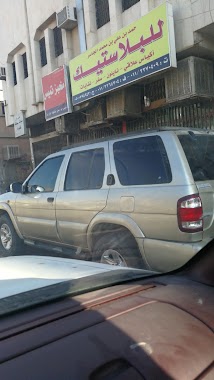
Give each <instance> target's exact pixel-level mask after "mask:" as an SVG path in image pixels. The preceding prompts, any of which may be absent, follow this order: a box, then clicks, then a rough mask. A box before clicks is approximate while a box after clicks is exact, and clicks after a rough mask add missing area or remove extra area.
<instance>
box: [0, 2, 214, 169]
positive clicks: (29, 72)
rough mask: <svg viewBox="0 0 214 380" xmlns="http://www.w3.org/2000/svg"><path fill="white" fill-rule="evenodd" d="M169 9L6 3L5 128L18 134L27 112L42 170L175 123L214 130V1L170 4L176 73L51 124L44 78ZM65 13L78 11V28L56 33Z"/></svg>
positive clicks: (2, 27) (112, 94) (0, 28)
mask: <svg viewBox="0 0 214 380" xmlns="http://www.w3.org/2000/svg"><path fill="white" fill-rule="evenodd" d="M163 2H164V1H163V0H83V1H79V0H45V1H42V0H31V1H27V0H10V1H8V0H2V1H1V10H0V12H1V15H2V17H1V23H0V36H1V37H0V38H1V41H2V44H1V52H0V62H1V66H3V67H6V81H3V90H4V99H5V113H6V125H7V126H8V127H13V125H14V117H15V116H16V115H17V114H18V113H19V112H20V111H21V113H22V114H23V117H24V118H25V120H26V126H27V134H29V136H30V143H31V149H32V152H33V154H32V156H33V160H34V161H35V163H36V164H37V163H39V162H40V161H41V160H42V159H43V158H44V157H45V156H46V155H47V154H49V153H51V152H53V151H56V150H59V149H60V148H61V147H62V146H65V145H67V144H72V143H74V142H77V141H84V140H88V139H91V138H97V137H103V136H106V135H110V134H112V133H120V132H128V131H132V130H135V129H141V128H147V127H153V126H161V125H165V124H169V123H170V124H172V125H174V126H188V127H203V128H213V127H214V120H213V116H214V107H213V96H214V85H213V60H214V43H213V34H214V19H213V18H214V0H210V1H207V0H169V1H168V2H169V3H170V4H172V8H173V19H174V30H175V46H176V56H177V61H178V67H177V69H171V70H166V71H162V72H158V73H155V74H154V75H153V74H152V75H150V76H148V77H145V78H140V79H139V80H137V81H136V82H135V83H134V84H129V85H128V86H127V87H124V88H125V89H123V88H122V89H117V90H116V91H111V90H109V91H108V92H105V94H102V95H100V96H98V97H96V98H94V99H90V101H87V102H81V103H80V104H78V105H75V106H74V107H73V110H72V112H71V113H68V114H66V115H63V116H60V117H57V118H55V119H52V120H48V121H47V120H45V113H44V94H43V91H42V78H44V77H45V76H46V75H48V74H50V73H52V72H53V71H54V70H55V69H57V68H58V67H60V66H61V65H63V64H65V65H68V64H69V62H70V61H72V60H73V59H74V58H76V57H79V58H80V60H81V53H83V52H84V50H85V49H87V50H89V49H91V48H94V47H95V46H96V45H97V44H98V43H100V42H102V41H105V40H106V39H107V38H109V37H110V36H112V35H114V33H117V32H118V31H120V30H122V28H124V27H126V26H128V25H129V24H130V23H132V22H136V21H137V20H139V19H140V18H141V17H142V16H145V15H147V14H148V12H150V11H152V10H153V9H154V8H155V7H157V6H159V5H161V4H162V3H163ZM65 6H70V9H71V11H72V12H73V11H74V7H75V8H76V13H75V11H74V14H73V21H74V22H73V24H72V26H69V27H67V26H66V25H67V24H66V23H64V24H63V25H62V27H61V28H57V18H56V15H57V14H59V12H61V10H62V9H63V8H64V7H65ZM82 7H83V12H82ZM83 14H84V23H83ZM66 17H67V16H66ZM76 18H77V20H76V22H75V19H76ZM71 65H72V64H71ZM127 104H128V106H127ZM127 107H128V108H129V112H127ZM113 108H114V109H113ZM118 110H119V111H120V112H118Z"/></svg>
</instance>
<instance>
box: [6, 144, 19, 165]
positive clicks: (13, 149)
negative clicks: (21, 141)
mask: <svg viewBox="0 0 214 380" xmlns="http://www.w3.org/2000/svg"><path fill="white" fill-rule="evenodd" d="M3 158H4V160H5V161H9V160H14V159H16V158H20V150H19V146H18V145H6V146H4V147H3Z"/></svg>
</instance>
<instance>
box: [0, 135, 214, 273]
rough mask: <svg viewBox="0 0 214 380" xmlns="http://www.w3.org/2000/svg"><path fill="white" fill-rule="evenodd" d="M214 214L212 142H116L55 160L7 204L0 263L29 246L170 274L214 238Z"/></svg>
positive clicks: (1, 212) (152, 138) (213, 138)
mask: <svg viewBox="0 0 214 380" xmlns="http://www.w3.org/2000/svg"><path fill="white" fill-rule="evenodd" d="M17 191H18V192H17ZM213 208H214V134H212V133H208V132H206V131H193V130H191V131H189V130H183V129H180V130H175V129H168V130H157V131H146V132H145V133H142V132H141V133H138V134H135V135H125V136H122V137H121V136H116V137H114V138H112V139H108V140H101V141H99V142H93V143H91V144H87V145H78V146H73V147H71V148H69V149H65V150H62V151H60V152H58V153H55V154H52V155H50V156H48V157H47V158H46V159H45V160H44V161H43V162H42V163H41V164H40V165H39V166H38V167H37V168H36V169H35V170H34V171H33V173H32V174H31V175H30V176H29V177H28V178H27V179H26V181H25V182H24V184H23V185H22V186H21V185H18V184H17V183H16V184H12V185H11V192H9V193H5V194H3V195H1V196H0V238H1V239H0V250H1V255H2V256H5V255H13V254H15V253H16V252H17V251H18V250H19V249H20V246H21V245H22V243H23V242H25V243H29V244H34V245H36V246H38V247H43V248H44V247H48V248H49V249H54V250H55V251H56V252H59V254H60V252H63V251H64V252H68V254H69V253H72V252H73V253H74V252H75V253H76V256H75V257H78V254H79V253H80V252H81V251H82V252H85V253H86V254H88V255H89V257H90V256H91V258H92V260H94V261H101V262H103V263H109V264H113V265H121V266H126V265H128V266H133V267H144V268H148V269H152V270H155V271H168V270H171V269H175V268H177V267H179V266H181V265H182V264H184V263H185V262H187V261H188V260H189V259H190V258H191V257H192V256H194V255H195V253H196V252H198V251H199V250H200V249H201V248H202V247H204V246H205V245H206V244H207V243H208V242H209V241H210V240H212V239H213V237H214V221H213V218H214V212H213ZM21 252H23V251H21ZM72 257H73V256H72Z"/></svg>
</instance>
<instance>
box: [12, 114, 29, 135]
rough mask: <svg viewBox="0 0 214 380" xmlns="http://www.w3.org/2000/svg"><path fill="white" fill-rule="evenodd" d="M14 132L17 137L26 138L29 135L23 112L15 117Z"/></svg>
mask: <svg viewBox="0 0 214 380" xmlns="http://www.w3.org/2000/svg"><path fill="white" fill-rule="evenodd" d="M14 131H15V137H20V136H24V135H26V134H27V129H26V119H25V116H24V113H23V112H22V111H20V112H18V113H17V114H16V115H14Z"/></svg>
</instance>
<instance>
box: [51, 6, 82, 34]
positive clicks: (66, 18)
mask: <svg viewBox="0 0 214 380" xmlns="http://www.w3.org/2000/svg"><path fill="white" fill-rule="evenodd" d="M56 20H57V26H58V28H61V29H67V30H71V29H73V28H75V27H76V25H77V17H76V8H74V7H71V6H70V5H66V6H65V7H64V8H63V9H62V10H61V11H60V12H59V13H57V14H56Z"/></svg>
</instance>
